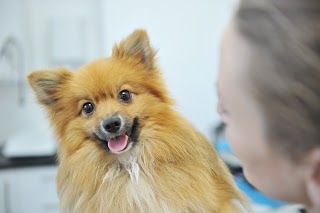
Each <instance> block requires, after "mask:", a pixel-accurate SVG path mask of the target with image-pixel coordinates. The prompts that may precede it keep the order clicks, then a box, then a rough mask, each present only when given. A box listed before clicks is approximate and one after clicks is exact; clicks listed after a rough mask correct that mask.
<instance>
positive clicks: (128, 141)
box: [28, 30, 172, 154]
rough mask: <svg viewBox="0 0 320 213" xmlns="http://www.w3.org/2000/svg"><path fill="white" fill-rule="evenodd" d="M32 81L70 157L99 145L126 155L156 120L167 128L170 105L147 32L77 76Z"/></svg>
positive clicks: (60, 72)
mask: <svg viewBox="0 0 320 213" xmlns="http://www.w3.org/2000/svg"><path fill="white" fill-rule="evenodd" d="M28 80H29V83H30V85H31V86H32V88H33V90H34V91H35V94H36V96H37V99H38V101H39V102H40V103H41V104H42V105H44V106H45V108H46V109H47V111H48V115H49V117H50V119H51V122H52V124H53V125H54V126H55V130H56V133H57V135H58V137H59V139H60V140H61V141H62V142H65V141H67V142H66V143H70V144H68V145H65V146H66V147H68V148H67V149H68V150H70V151H71V150H74V149H77V148H80V147H82V146H84V143H95V144H98V147H99V149H107V150H109V151H110V152H111V153H115V154H121V153H124V152H127V151H129V150H130V149H131V148H132V147H133V146H134V145H135V143H136V142H139V141H140V136H141V134H140V133H141V129H142V128H144V127H146V126H148V124H149V125H150V126H152V125H153V124H154V123H155V122H157V121H155V120H154V119H155V118H156V119H157V120H163V121H164V122H165V118H163V117H161V111H162V110H165V107H164V106H168V105H171V103H172V101H171V99H170V98H169V96H168V93H167V91H166V89H165V86H164V83H163V81H162V78H161V75H160V73H159V70H158V68H157V67H156V64H155V51H154V50H153V49H152V48H151V46H150V44H149V39H148V36H147V34H146V32H145V31H144V30H136V31H135V32H133V33H132V34H131V35H130V36H128V37H127V38H126V39H125V40H123V41H122V42H120V43H119V44H118V45H115V46H114V48H113V51H112V56H111V57H109V58H103V59H99V60H96V61H94V62H92V63H89V64H87V65H85V66H83V67H81V68H79V69H78V70H77V71H75V72H71V71H69V70H67V69H64V68H59V69H56V70H45V71H34V72H32V73H30V74H29V76H28ZM96 146H97V145H96Z"/></svg>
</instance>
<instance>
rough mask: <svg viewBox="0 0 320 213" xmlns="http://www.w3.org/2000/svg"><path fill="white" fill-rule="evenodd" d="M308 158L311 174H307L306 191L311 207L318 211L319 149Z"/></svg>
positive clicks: (319, 194)
mask: <svg viewBox="0 0 320 213" xmlns="http://www.w3.org/2000/svg"><path fill="white" fill-rule="evenodd" d="M309 157H310V158H309V160H310V165H311V172H310V173H309V174H310V175H309V180H308V184H307V191H308V195H309V200H310V201H311V202H312V204H311V205H312V207H313V208H314V209H317V210H318V209H319V210H320V148H316V149H314V150H312V151H311V153H310V156H309Z"/></svg>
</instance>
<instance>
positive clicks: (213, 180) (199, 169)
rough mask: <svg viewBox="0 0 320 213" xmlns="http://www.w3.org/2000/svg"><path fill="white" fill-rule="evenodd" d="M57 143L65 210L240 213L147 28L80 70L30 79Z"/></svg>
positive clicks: (224, 172) (228, 182)
mask: <svg viewBox="0 0 320 213" xmlns="http://www.w3.org/2000/svg"><path fill="white" fill-rule="evenodd" d="M28 80H29V83H30V85H31V87H32V88H33V90H34V92H35V94H36V97H37V99H38V101H39V102H40V103H41V104H42V105H43V106H44V107H45V109H46V110H47V113H48V115H49V118H50V121H51V123H52V125H53V127H54V130H55V133H56V136H57V138H58V141H59V145H58V159H59V169H58V177H57V182H58V194H59V198H60V210H61V212H65V213H105V212H112V213H130V212H146V213H153V212H155V213H158V212H159V213H169V212H170V213H171V212H172V213H176V212H177V213H178V212H179V213H189V212H190V213H191V212H197V213H199V212H222V213H225V212H238V207H237V205H236V204H235V203H237V202H239V201H240V203H241V202H242V201H243V198H242V195H241V194H240V192H239V191H238V189H237V188H236V186H235V185H234V183H233V180H232V177H231V175H230V174H229V172H228V169H227V168H226V166H225V165H224V163H223V162H222V161H221V160H220V159H219V158H218V156H217V154H216V152H215V150H214V148H213V147H212V145H211V144H210V143H209V142H208V140H207V139H206V138H205V137H204V136H203V135H201V134H200V133H199V132H198V131H197V130H195V129H194V128H193V127H192V125H191V124H190V123H189V122H188V121H187V120H186V119H185V118H183V117H182V116H181V115H180V114H178V113H177V112H176V111H175V110H174V106H173V101H172V99H171V98H170V97H169V95H168V91H167V89H166V87H165V84H164V81H163V79H162V77H161V73H160V71H159V69H158V67H157V66H156V63H155V51H154V50H153V49H152V47H151V46H150V43H149V39H148V35H147V33H146V32H145V31H144V30H136V31H134V32H133V33H132V34H131V35H129V36H128V37H127V38H126V39H124V40H123V41H122V42H120V43H119V44H118V45H115V46H114V48H113V51H112V56H111V57H108V58H102V59H98V60H96V61H93V62H92V63H89V64H87V65H85V66H83V67H81V68H79V69H78V70H77V71H76V72H71V71H69V70H67V69H65V68H58V69H56V70H42V71H34V72H31V73H30V74H29V75H28Z"/></svg>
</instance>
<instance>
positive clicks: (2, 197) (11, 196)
mask: <svg viewBox="0 0 320 213" xmlns="http://www.w3.org/2000/svg"><path fill="white" fill-rule="evenodd" d="M56 173H57V167H56V166H38V167H27V168H9V169H1V170H0V213H59V202H58V196H57V192H56Z"/></svg>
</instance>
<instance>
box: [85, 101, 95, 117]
mask: <svg viewBox="0 0 320 213" xmlns="http://www.w3.org/2000/svg"><path fill="white" fill-rule="evenodd" d="M93 110H94V105H93V103H90V102H87V103H85V104H83V106H82V112H83V113H84V114H86V115H90V114H91V113H92V112H93Z"/></svg>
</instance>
